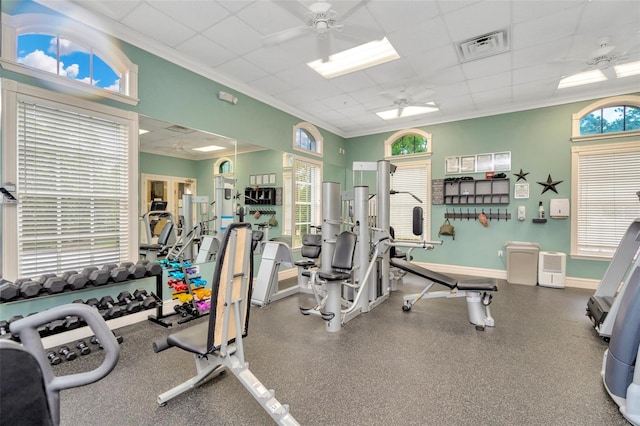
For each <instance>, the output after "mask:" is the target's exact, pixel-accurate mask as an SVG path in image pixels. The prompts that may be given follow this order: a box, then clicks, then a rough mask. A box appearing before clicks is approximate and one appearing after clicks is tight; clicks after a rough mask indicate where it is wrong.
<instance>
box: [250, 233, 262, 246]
mask: <svg viewBox="0 0 640 426" xmlns="http://www.w3.org/2000/svg"><path fill="white" fill-rule="evenodd" d="M263 238H264V231H253V232H252V233H251V250H252V251H255V249H256V248H258V244H259V243H260V241H262V239H263Z"/></svg>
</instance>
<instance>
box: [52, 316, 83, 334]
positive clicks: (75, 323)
mask: <svg viewBox="0 0 640 426" xmlns="http://www.w3.org/2000/svg"><path fill="white" fill-rule="evenodd" d="M81 325H82V324H81V321H80V318H78V317H77V316H75V315H70V316H68V317H66V318H64V319H57V320H53V321H51V322H49V323H47V324H46V331H47V332H48V333H49V334H56V333H61V332H63V331H67V330H73V329H76V328H78V327H80V326H81Z"/></svg>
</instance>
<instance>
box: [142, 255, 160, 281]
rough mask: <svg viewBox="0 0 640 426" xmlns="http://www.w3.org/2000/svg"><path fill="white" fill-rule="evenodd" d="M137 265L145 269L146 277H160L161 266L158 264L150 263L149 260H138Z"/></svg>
mask: <svg viewBox="0 0 640 426" xmlns="http://www.w3.org/2000/svg"><path fill="white" fill-rule="evenodd" d="M138 265H143V266H144V267H145V268H146V270H147V272H146V274H147V276H148V277H156V276H158V275H162V265H161V264H160V263H158V262H151V261H149V259H140V260H138Z"/></svg>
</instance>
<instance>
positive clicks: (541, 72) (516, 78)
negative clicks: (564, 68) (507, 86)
mask: <svg viewBox="0 0 640 426" xmlns="http://www.w3.org/2000/svg"><path fill="white" fill-rule="evenodd" d="M558 66H560V65H559V64H556V65H547V64H540V65H535V66H531V67H526V68H519V69H516V70H513V85H514V86H518V85H521V84H526V83H530V82H533V81H540V80H547V79H550V78H555V77H557V75H558V71H557V67H558Z"/></svg>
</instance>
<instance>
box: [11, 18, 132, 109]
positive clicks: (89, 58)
mask: <svg viewBox="0 0 640 426" xmlns="http://www.w3.org/2000/svg"><path fill="white" fill-rule="evenodd" d="M87 40H91V44H87V42H86V41H87ZM0 49H1V55H0V65H2V68H4V69H8V70H10V71H14V72H17V73H20V74H25V75H28V76H31V77H35V78H38V79H40V80H43V81H47V82H49V83H53V84H56V85H60V86H62V87H64V88H65V89H66V90H73V91H75V92H77V93H78V94H87V93H89V94H91V95H97V96H101V97H105V98H109V99H113V100H117V101H120V102H123V103H126V104H129V105H136V104H137V103H138V99H137V97H138V81H137V80H138V67H137V65H135V64H134V63H132V62H131V61H130V60H129V58H127V56H126V55H125V54H124V53H123V52H122V51H121V50H120V49H119V48H118V46H117V45H116V44H115V43H114V42H113V41H112V40H111V39H110V38H109V37H107V36H106V35H104V34H102V33H99V32H97V31H95V30H93V29H91V28H89V27H87V26H85V25H83V24H81V23H78V22H76V21H74V20H71V19H69V18H64V19H63V18H61V19H52V16H51V15H43V14H34V13H25V14H19V15H14V16H10V15H7V14H2V44H1V45H0Z"/></svg>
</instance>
